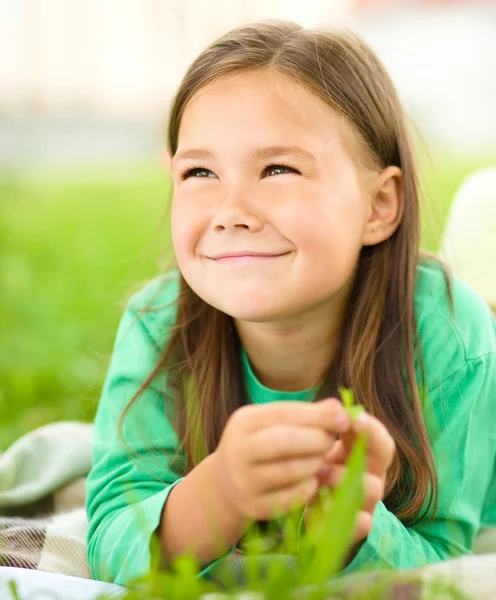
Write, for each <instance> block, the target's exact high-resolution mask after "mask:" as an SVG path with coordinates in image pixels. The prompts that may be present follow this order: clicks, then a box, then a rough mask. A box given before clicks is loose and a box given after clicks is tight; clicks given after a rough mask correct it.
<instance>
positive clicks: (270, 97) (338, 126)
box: [178, 69, 350, 151]
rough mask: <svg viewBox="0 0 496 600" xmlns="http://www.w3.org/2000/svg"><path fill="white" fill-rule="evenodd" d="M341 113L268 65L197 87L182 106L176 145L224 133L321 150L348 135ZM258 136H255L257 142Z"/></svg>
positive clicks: (204, 141)
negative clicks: (300, 142) (302, 144)
mask: <svg viewBox="0 0 496 600" xmlns="http://www.w3.org/2000/svg"><path fill="white" fill-rule="evenodd" d="M349 129H350V128H349V126H348V124H347V122H346V121H345V119H344V117H343V116H342V115H341V114H340V113H338V112H337V111H335V110H333V109H332V108H331V106H330V105H329V104H327V103H326V102H324V101H323V100H322V99H321V98H319V96H318V95H317V94H316V93H314V92H312V91H310V90H309V89H308V88H307V87H304V86H303V85H300V84H298V83H297V82H296V81H294V80H293V79H291V78H289V77H288V76H286V75H283V74H281V73H278V72H276V71H273V70H268V69H267V70H252V71H243V72H242V73H239V74H236V75H229V76H225V77H222V78H221V79H219V80H216V81H214V82H212V83H210V84H207V85H206V86H204V87H202V88H201V89H200V90H199V91H198V92H196V93H195V94H194V96H193V98H192V99H191V100H190V101H189V102H188V104H187V105H186V108H185V111H184V114H183V117H182V121H181V126H180V129H179V140H178V143H179V145H182V144H183V143H188V144H189V143H190V142H197V143H199V142H200V141H201V143H206V142H207V141H210V142H212V141H215V139H216V138H218V137H219V136H221V135H222V134H223V133H225V132H229V133H230V134H231V137H234V136H233V134H235V135H237V136H240V137H241V138H243V139H245V138H246V137H248V138H250V139H251V138H254V137H255V136H259V137H264V138H277V139H267V140H266V141H267V142H274V143H281V144H282V143H292V142H294V141H295V140H294V139H292V138H294V137H295V136H297V137H298V138H299V140H300V141H303V142H306V143H308V144H310V145H311V146H313V147H314V150H315V151H317V150H318V148H320V149H323V148H325V146H327V145H329V144H341V143H343V142H344V141H345V138H348V137H349V136H350V131H349ZM258 141H260V140H257V142H258Z"/></svg>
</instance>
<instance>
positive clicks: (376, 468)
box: [352, 412, 396, 476]
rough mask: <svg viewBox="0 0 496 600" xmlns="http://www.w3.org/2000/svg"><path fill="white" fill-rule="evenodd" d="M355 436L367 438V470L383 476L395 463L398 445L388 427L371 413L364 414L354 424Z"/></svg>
mask: <svg viewBox="0 0 496 600" xmlns="http://www.w3.org/2000/svg"><path fill="white" fill-rule="evenodd" d="M352 431H353V432H355V434H360V433H364V434H365V435H366V438H367V470H368V471H369V472H370V473H372V474H374V475H380V476H382V475H383V474H384V473H385V472H386V471H387V469H388V468H389V467H390V466H391V463H392V462H393V458H394V454H395V452H396V444H395V443H394V440H393V438H392V437H391V435H390V433H389V431H388V430H387V428H386V426H385V425H384V424H383V423H382V422H381V421H379V419H377V418H376V417H374V416H373V415H371V414H370V413H365V412H363V413H362V414H361V415H360V417H359V418H358V419H357V420H356V421H355V422H354V423H353V424H352Z"/></svg>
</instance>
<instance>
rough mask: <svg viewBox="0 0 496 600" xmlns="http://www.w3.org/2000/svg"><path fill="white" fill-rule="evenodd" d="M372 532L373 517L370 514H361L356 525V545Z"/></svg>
mask: <svg viewBox="0 0 496 600" xmlns="http://www.w3.org/2000/svg"><path fill="white" fill-rule="evenodd" d="M371 531H372V515H371V514H370V513H368V512H363V511H362V512H359V513H358V516H357V520H356V525H355V538H354V543H355V544H356V543H357V542H361V541H362V540H364V539H365V538H366V537H367V536H368V535H369V533H370V532H371Z"/></svg>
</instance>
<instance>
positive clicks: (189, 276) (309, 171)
mask: <svg viewBox="0 0 496 600" xmlns="http://www.w3.org/2000/svg"><path fill="white" fill-rule="evenodd" d="M354 147H355V142H354V140H353V139H352V137H351V134H350V131H349V129H348V127H347V125H346V123H345V122H344V120H343V118H342V117H340V116H339V115H338V114H337V113H335V112H334V111H332V110H331V109H330V108H329V106H328V105H327V104H325V103H324V102H323V101H322V100H320V98H318V97H317V96H316V95H314V94H313V93H312V92H310V91H308V90H307V89H306V88H304V87H302V86H299V85H297V84H295V83H294V82H293V81H291V80H290V79H289V78H286V77H285V76H284V75H281V74H278V73H275V72H273V71H251V72H244V73H242V74H241V75H240V76H237V77H229V78H224V79H222V80H220V81H217V82H214V83H212V84H209V85H208V86H206V87H204V88H202V89H201V90H200V91H199V92H198V93H197V94H196V95H195V96H194V97H193V98H192V100H191V101H190V102H189V103H188V105H187V106H186V109H185V112H184V115H183V118H182V122H181V127H180V131H179V139H178V149H177V152H176V154H175V156H174V158H173V161H172V174H173V179H174V197H173V206H172V235H173V243H174V248H175V253H176V258H177V262H178V266H179V268H180V270H181V272H182V274H183V276H184V278H185V279H186V281H187V282H188V284H189V285H190V286H191V288H192V289H193V290H194V291H195V292H196V293H197V294H198V296H200V297H201V298H202V299H203V300H204V301H205V302H208V303H209V304H211V305H212V306H214V307H216V308H217V309H219V310H221V311H223V312H225V313H227V314H229V315H231V316H232V317H234V318H235V319H238V320H244V321H251V322H269V321H277V320H283V319H288V318H290V319H291V318H294V317H297V316H298V315H300V314H304V313H307V312H309V311H310V312H311V311H312V310H313V309H317V308H319V307H320V308H325V306H329V307H332V306H333V304H335V303H336V302H337V299H338V298H339V297H340V296H341V297H342V296H343V294H345V292H346V290H347V289H348V288H349V285H350V283H351V281H352V279H353V274H354V270H355V267H356V265H357V262H358V257H359V252H360V249H361V247H362V245H363V237H364V232H365V224H366V222H367V219H368V217H369V214H370V202H369V201H368V197H369V192H368V191H367V189H368V184H366V177H365V173H364V172H363V170H362V171H359V170H358V168H357V166H356V163H357V162H358V158H357V156H355V160H353V157H352V156H350V153H349V152H354V151H353V148H354ZM348 148H349V150H348ZM355 152H356V151H355ZM324 305H325V306H324Z"/></svg>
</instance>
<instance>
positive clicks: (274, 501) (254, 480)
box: [212, 399, 350, 520]
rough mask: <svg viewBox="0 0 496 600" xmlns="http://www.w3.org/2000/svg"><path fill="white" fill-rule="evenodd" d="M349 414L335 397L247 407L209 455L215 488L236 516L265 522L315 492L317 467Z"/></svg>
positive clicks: (346, 423)
mask: <svg viewBox="0 0 496 600" xmlns="http://www.w3.org/2000/svg"><path fill="white" fill-rule="evenodd" d="M349 427H350V420H349V417H348V415H347V413H346V411H345V410H344V408H343V406H342V404H341V402H339V401H338V400H333V399H331V400H323V401H320V402H315V403H307V402H275V403H271V404H265V405H247V406H243V407H241V408H239V409H238V410H236V411H235V412H234V413H233V414H232V415H231V417H230V418H229V421H228V422H227V424H226V426H225V428H224V432H223V434H222V437H221V440H220V442H219V445H218V447H217V449H216V450H215V452H214V453H213V454H212V459H213V460H212V467H213V474H214V482H215V485H216V487H217V492H219V493H220V495H221V497H222V500H223V505H224V506H226V507H229V508H230V509H232V511H233V512H234V514H235V515H236V516H238V517H239V518H240V519H246V520H270V519H272V518H274V516H275V515H276V514H277V513H278V512H279V514H280V512H287V511H289V510H291V509H292V508H294V507H295V506H298V505H300V506H303V505H304V504H305V503H307V502H309V501H310V499H311V498H312V497H313V496H315V494H316V492H317V489H318V486H319V480H318V478H317V473H318V471H319V470H320V469H321V468H322V466H323V465H324V462H325V457H326V455H327V454H328V453H329V451H330V450H331V449H332V447H333V445H334V443H335V441H336V434H338V433H342V432H344V431H347V430H348V429H349Z"/></svg>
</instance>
